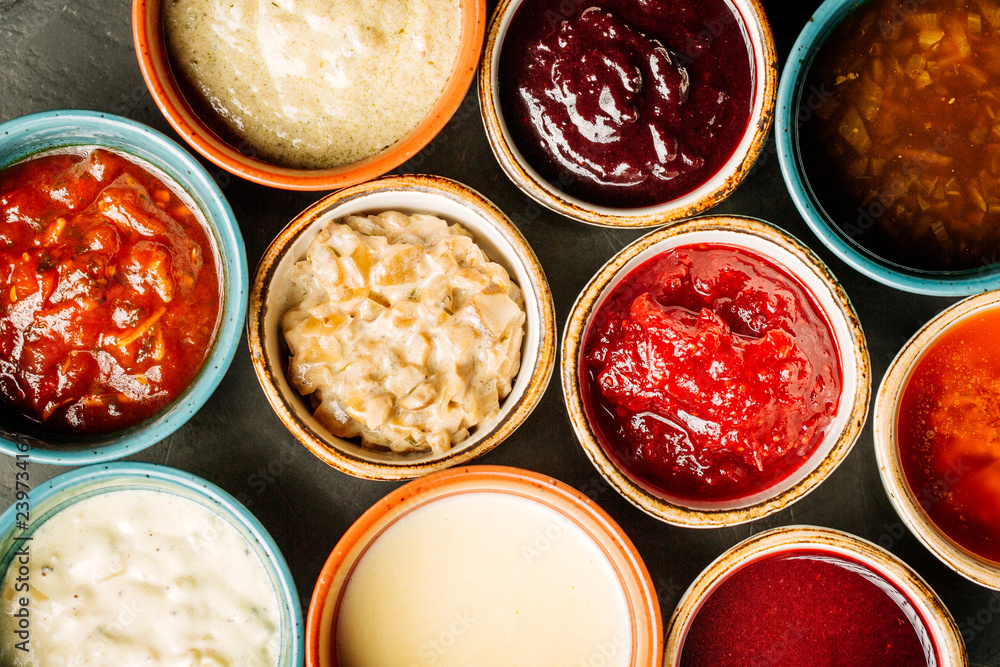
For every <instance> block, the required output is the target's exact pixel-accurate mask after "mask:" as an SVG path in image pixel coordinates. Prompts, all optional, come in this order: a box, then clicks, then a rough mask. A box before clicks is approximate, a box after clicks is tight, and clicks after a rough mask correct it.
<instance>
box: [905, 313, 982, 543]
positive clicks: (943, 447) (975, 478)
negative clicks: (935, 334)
mask: <svg viewBox="0 0 1000 667" xmlns="http://www.w3.org/2000/svg"><path fill="white" fill-rule="evenodd" d="M998 331H1000V308H993V309H991V310H988V311H985V312H983V313H979V314H977V315H975V316H973V317H970V318H968V319H966V320H964V321H962V322H960V323H958V324H956V325H954V326H953V327H952V328H951V329H949V330H948V331H946V332H945V333H944V334H942V336H941V337H940V338H939V339H938V340H936V341H935V342H934V343H933V344H932V345H931V347H930V348H929V349H928V350H927V352H925V353H924V356H923V357H921V359H920V361H919V362H917V365H916V367H915V368H914V369H913V374H912V375H911V376H910V379H909V381H908V382H907V384H906V388H905V389H904V390H903V397H902V399H901V400H900V404H899V416H898V422H897V424H898V430H897V437H898V438H899V454H900V460H901V462H902V464H903V473H904V475H905V476H906V482H907V484H908V485H909V487H910V490H911V491H912V492H913V495H914V496H915V497H916V499H917V502H918V503H920V506H921V507H922V508H923V510H924V512H926V513H927V516H928V517H930V519H931V521H933V522H934V524H935V525H936V526H937V527H938V528H939V529H941V531H942V532H943V533H944V534H945V535H947V536H948V537H950V538H951V539H952V540H954V541H955V542H957V543H958V544H959V545H961V546H962V547H964V548H966V549H968V550H969V551H971V552H973V553H974V554H977V555H979V556H981V557H983V558H986V559H989V560H992V561H994V562H1000V344H998V343H997V332H998Z"/></svg>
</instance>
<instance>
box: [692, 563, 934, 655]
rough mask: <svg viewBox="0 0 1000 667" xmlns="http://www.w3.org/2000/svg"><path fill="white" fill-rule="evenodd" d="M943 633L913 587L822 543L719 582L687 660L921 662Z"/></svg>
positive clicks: (749, 567)
mask: <svg viewBox="0 0 1000 667" xmlns="http://www.w3.org/2000/svg"><path fill="white" fill-rule="evenodd" d="M931 663H933V664H937V663H936V660H935V658H934V648H933V641H932V639H931V637H930V634H929V632H928V630H927V627H926V626H925V625H924V621H923V619H922V618H921V616H920V614H919V612H918V611H917V610H916V608H915V607H914V606H913V603H912V602H911V601H910V600H909V598H907V596H906V595H905V594H904V593H903V592H902V591H900V590H899V589H898V588H897V587H896V586H895V585H894V584H892V583H890V582H889V581H888V580H887V579H885V578H884V577H883V576H882V575H880V574H878V573H876V572H875V571H873V570H872V569H871V568H869V567H868V566H866V565H863V564H862V563H859V562H856V561H854V560H850V559H847V558H845V557H844V556H841V555H839V554H833V553H825V552H822V551H818V550H817V551H806V550H803V551H794V552H789V553H783V554H778V555H773V556H765V557H764V558H762V559H760V560H757V561H754V562H752V563H750V564H748V565H745V566H743V567H741V568H740V569H738V570H736V571H735V572H734V573H732V574H730V575H729V576H728V577H727V578H726V579H725V580H724V581H723V582H722V583H721V584H720V585H719V587H718V588H717V589H716V590H715V591H713V592H712V593H711V594H710V595H709V596H708V599H707V600H706V601H705V603H704V605H703V606H702V608H701V609H700V610H699V611H698V613H697V615H696V616H695V618H694V621H693V623H692V624H691V628H690V629H689V630H688V633H687V636H686V637H685V639H684V646H683V649H682V653H681V660H680V665H681V667H709V666H710V667H728V666H730V665H731V666H732V667H747V666H748V665H768V666H769V667H799V666H801V665H809V666H810V667H842V666H844V665H851V666H852V667H866V666H868V665H870V666H871V667H896V666H898V667H920V666H921V665H927V664H931Z"/></svg>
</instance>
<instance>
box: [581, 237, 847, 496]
mask: <svg viewBox="0 0 1000 667" xmlns="http://www.w3.org/2000/svg"><path fill="white" fill-rule="evenodd" d="M581 375H582V377H581V379H582V383H583V392H584V396H585V400H586V402H587V411H588V414H589V417H590V421H591V423H592V424H593V425H594V426H595V430H596V432H597V434H598V437H599V439H600V441H601V443H602V446H603V447H604V448H605V449H606V450H607V451H608V452H609V454H610V455H612V456H613V457H614V458H615V459H616V460H617V461H618V462H619V463H620V465H621V466H622V467H623V468H624V469H625V470H626V471H627V472H628V473H629V474H630V475H632V476H633V477H634V478H635V479H636V480H638V481H639V482H642V483H645V484H647V485H649V486H651V487H653V488H654V489H657V490H659V491H661V492H663V493H666V494H667V495H670V496H673V497H678V498H685V499H693V500H725V499H731V498H739V497H744V496H747V495H752V494H754V493H757V492H759V491H762V490H764V489H766V488H768V487H770V486H772V485H774V484H776V483H777V482H779V481H781V480H782V479H784V478H786V477H787V476H788V475H790V474H792V473H793V472H794V471H795V470H797V469H798V468H799V467H800V466H801V465H802V464H803V463H804V462H805V461H806V460H807V459H808V458H809V457H810V456H811V455H812V453H813V452H814V451H815V450H816V448H817V447H818V446H819V443H820V441H821V440H822V438H823V434H824V432H825V428H826V427H827V426H828V425H829V423H830V421H831V420H832V419H833V415H834V413H835V412H836V409H837V405H838V403H839V400H840V392H841V371H840V360H839V356H838V353H837V349H836V345H835V343H834V338H833V334H832V333H831V331H830V328H829V326H828V324H827V322H826V320H825V319H824V317H823V315H822V311H821V310H820V309H819V307H818V306H817V305H816V304H815V302H814V301H813V298H812V297H811V295H810V294H809V293H808V292H807V291H806V289H805V288H804V287H803V286H801V285H800V284H799V283H798V282H797V281H796V280H795V279H794V278H792V277H791V276H789V275H787V274H786V273H784V271H782V270H781V269H779V268H778V267H776V266H775V265H773V264H771V263H770V262H768V261H767V260H765V259H763V258H761V257H758V256H756V255H754V254H751V253H749V252H747V251H745V250H741V249H736V248H731V247H726V246H704V245H698V246H685V247H681V248H677V249H674V250H671V251H669V252H666V253H663V254H662V255H658V256H656V257H654V258H652V259H650V260H648V261H646V262H645V263H643V264H642V265H641V266H639V267H638V268H636V269H635V270H634V271H632V273H631V274H629V275H628V276H627V277H626V278H625V280H623V281H622V282H621V283H619V284H618V285H617V286H616V287H615V289H614V290H613V291H612V292H611V294H610V295H609V297H608V298H607V300H606V301H605V302H604V303H603V304H602V305H601V307H600V309H599V310H598V311H597V313H596V314H595V315H594V320H593V322H592V324H591V328H590V333H589V334H588V337H587V339H586V341H585V343H584V363H583V365H582V369H581Z"/></svg>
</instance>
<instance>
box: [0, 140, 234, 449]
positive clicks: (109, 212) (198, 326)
mask: <svg viewBox="0 0 1000 667" xmlns="http://www.w3.org/2000/svg"><path fill="white" fill-rule="evenodd" d="M216 265H217V259H216V255H215V250H214V245H213V243H212V241H211V240H210V238H209V235H208V233H207V231H206V229H205V227H204V226H203V225H202V223H201V222H200V221H199V219H198V218H197V217H196V215H195V213H194V212H193V211H191V210H190V209H189V208H188V206H187V205H185V204H184V202H183V201H181V199H180V198H179V197H178V196H177V194H176V193H175V192H174V191H173V190H171V189H170V188H169V187H167V186H166V185H165V184H164V183H163V182H162V181H160V180H159V179H158V178H157V177H155V176H154V175H152V174H150V173H149V172H148V171H146V170H145V169H143V168H142V167H140V166H139V165H138V164H136V163H134V162H131V161H130V160H127V159H125V158H124V157H122V156H120V155H117V154H115V153H111V152H108V151H106V150H102V149H87V150H85V151H82V152H72V153H70V152H61V153H54V154H49V155H43V156H41V157H38V158H34V159H31V160H28V161H25V162H22V163H20V164H17V165H15V166H13V167H10V168H8V169H6V170H4V171H3V172H0V410H3V411H4V412H5V413H8V414H9V411H12V410H13V411H15V412H17V413H19V414H20V415H21V417H22V418H23V419H24V420H26V421H27V423H29V424H34V425H35V426H37V427H39V428H40V429H41V430H43V431H47V432H53V433H75V434H100V433H109V432H113V431H118V430H121V429H125V428H127V427H129V426H132V425H134V424H137V423H139V422H142V421H144V420H145V419H147V418H149V417H151V416H153V415H154V414H156V413H157V412H159V411H160V410H162V409H163V408H164V407H166V406H167V405H168V404H169V403H171V402H172V401H173V400H174V399H175V398H176V397H177V396H178V395H179V394H180V393H181V392H183V391H184V389H185V388H187V386H188V385H189V384H190V383H191V381H192V380H193V379H194V377H195V376H196V375H197V373H198V371H199V370H200V369H201V366H202V364H203V363H204V361H205V358H206V356H207V354H208V351H209V349H210V347H211V345H212V343H213V340H214V337H215V331H216V325H217V322H218V319H219V306H220V284H219V270H218V268H217V266H216Z"/></svg>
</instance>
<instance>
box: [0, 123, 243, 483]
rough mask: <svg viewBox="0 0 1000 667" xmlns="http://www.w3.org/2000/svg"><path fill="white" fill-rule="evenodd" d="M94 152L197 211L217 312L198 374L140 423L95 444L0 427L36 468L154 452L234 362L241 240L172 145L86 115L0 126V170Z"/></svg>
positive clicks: (1, 448)
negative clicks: (213, 260)
mask: <svg viewBox="0 0 1000 667" xmlns="http://www.w3.org/2000/svg"><path fill="white" fill-rule="evenodd" d="M67 146H80V147H84V146H99V147H103V148H108V149H111V150H114V151H117V152H120V153H124V154H127V155H128V156H131V157H133V158H137V159H138V161H139V162H143V163H146V164H147V165H151V166H152V167H154V168H155V169H154V170H159V171H160V172H162V173H163V174H165V175H166V176H167V177H169V178H170V179H173V181H174V182H175V183H176V184H177V185H179V186H180V187H181V188H182V189H183V190H184V191H185V192H186V193H187V194H188V196H190V197H191V199H193V200H194V203H195V204H196V205H197V206H198V207H199V208H200V209H201V211H202V213H203V214H204V219H205V220H206V221H207V222H208V225H209V227H210V228H211V232H212V236H213V237H214V239H215V246H216V250H217V251H218V254H219V259H220V262H221V271H220V280H221V282H222V295H223V296H222V298H223V303H222V308H221V319H220V322H219V327H218V330H217V332H216V338H215V343H214V344H213V346H212V349H211V350H210V352H209V355H208V357H207V359H206V361H205V365H204V366H203V367H202V370H201V372H200V373H199V374H198V376H197V377H196V378H195V380H194V381H193V382H192V383H191V385H190V386H189V387H188V388H187V390H185V391H184V393H182V394H181V395H180V396H179V397H178V398H177V399H176V400H175V401H174V402H173V403H172V404H171V405H170V406H168V407H167V408H166V409H165V410H163V411H162V412H160V413H159V414H158V415H156V416H155V417H152V418H150V419H148V420H146V421H145V422H143V423H141V424H138V425H136V426H133V427H131V428H129V429H126V430H123V431H117V432H115V433H111V434H108V435H103V436H93V437H76V438H67V437H64V436H58V437H57V436H46V435H41V434H37V433H32V434H27V433H19V432H16V431H14V430H12V428H11V427H10V426H9V425H8V424H7V423H6V422H7V420H0V452H3V453H5V454H9V455H12V456H14V455H17V454H22V455H24V454H28V455H30V457H31V459H32V460H33V461H36V462H38V463H51V464H58V465H85V464H90V463H103V462H106V461H111V460H114V459H118V458H121V457H123V456H127V455H129V454H133V453H135V452H138V451H140V450H142V449H145V448H147V447H149V446H151V445H154V444H156V443H158V442H160V441H161V440H163V439H165V438H166V437H167V436H169V435H170V434H172V433H173V432H174V431H176V430H177V429H178V428H180V427H181V426H182V425H183V424H184V423H185V422H186V421H187V420H188V419H190V418H191V416H192V415H194V413H195V412H197V411H198V410H199V409H200V408H201V406H202V405H204V404H205V401H207V400H208V397H209V396H211V395H212V392H214V391H215V389H216V387H218V386H219V382H221V381H222V376H223V375H225V373H226V370H227V369H228V368H229V364H230V363H231V362H232V360H233V356H234V355H235V354H236V346H237V344H238V343H239V340H240V334H241V332H242V329H243V321H244V319H245V317H246V308H247V292H248V271H247V259H246V250H245V249H244V246H243V237H242V236H241V234H240V229H239V226H238V225H237V224H236V218H235V216H234V215H233V211H232V209H231V208H230V207H229V203H228V202H227V201H226V199H225V197H223V195H222V192H221V191H220V190H219V188H218V186H217V185H216V184H215V181H214V180H212V177H211V176H209V174H208V172H206V171H205V169H204V168H202V166H201V165H200V164H199V163H198V162H197V161H196V160H195V159H194V158H193V157H191V155H190V154H188V153H187V152H186V151H184V150H183V149H182V148H181V147H180V146H178V145H177V144H176V143H174V142H173V141H171V140H170V139H168V138H167V137H165V136H164V135H162V134H160V133H159V132H157V131H155V130H153V129H151V128H149V127H146V126H145V125H142V124H140V123H137V122H135V121H132V120H128V119H127V118H121V117H119V116H113V115H110V114H103V113H95V112H92V111H49V112H45V113H39V114H34V115H31V116H24V117H21V118H16V119H14V120H12V121H9V122H6V123H3V124H0V169H4V168H6V167H8V166H10V165H12V164H14V163H17V162H20V161H22V160H24V159H25V158H28V157H31V156H33V155H36V154H38V153H42V152H45V151H48V150H52V149H56V148H63V147H67Z"/></svg>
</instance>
